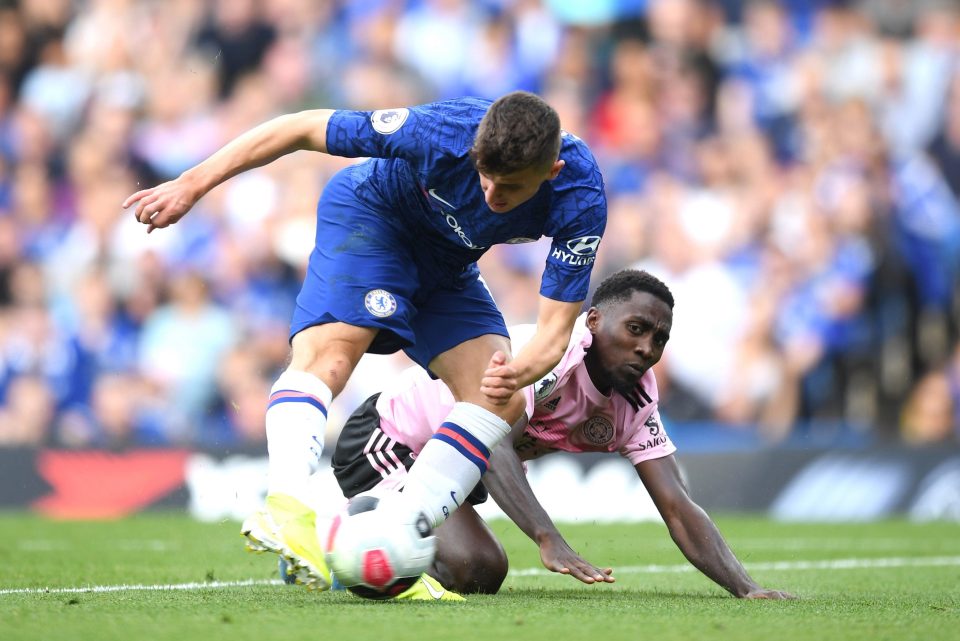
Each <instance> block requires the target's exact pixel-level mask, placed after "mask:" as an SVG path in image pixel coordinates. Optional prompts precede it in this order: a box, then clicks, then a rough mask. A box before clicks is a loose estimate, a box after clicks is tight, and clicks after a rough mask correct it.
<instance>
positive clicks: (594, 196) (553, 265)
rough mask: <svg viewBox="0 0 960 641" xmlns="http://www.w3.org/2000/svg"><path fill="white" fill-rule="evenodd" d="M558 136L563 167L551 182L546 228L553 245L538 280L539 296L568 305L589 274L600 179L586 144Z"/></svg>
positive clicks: (599, 222) (601, 222)
mask: <svg viewBox="0 0 960 641" xmlns="http://www.w3.org/2000/svg"><path fill="white" fill-rule="evenodd" d="M564 138H565V144H564V147H563V152H562V153H561V157H562V158H563V159H564V160H565V161H566V166H564V168H563V169H562V170H561V171H560V175H559V176H558V177H557V179H556V180H555V183H554V184H555V185H556V187H555V189H556V192H557V195H556V199H555V200H554V202H553V206H552V211H551V221H552V224H551V225H550V226H549V228H548V229H547V230H546V232H547V233H546V235H548V236H550V237H551V238H553V243H552V244H551V245H550V252H549V253H548V254H547V262H546V265H545V266H544V270H543V275H542V277H541V279H540V294H541V295H543V296H545V297H546V298H552V299H553V300H558V301H563V302H567V303H572V302H577V301H582V300H585V299H586V297H587V291H588V289H589V287H590V272H591V271H592V270H593V264H594V262H595V261H596V259H597V250H598V249H599V248H600V239H601V238H602V237H603V232H604V229H605V228H606V224H607V198H606V196H605V194H604V186H603V177H602V176H601V175H600V170H599V168H598V167H597V163H596V160H595V159H594V158H593V156H592V155H591V154H590V152H589V150H588V149H587V148H586V145H585V144H584V143H583V142H582V141H581V140H580V139H578V138H576V137H575V136H570V135H569V134H565V135H564Z"/></svg>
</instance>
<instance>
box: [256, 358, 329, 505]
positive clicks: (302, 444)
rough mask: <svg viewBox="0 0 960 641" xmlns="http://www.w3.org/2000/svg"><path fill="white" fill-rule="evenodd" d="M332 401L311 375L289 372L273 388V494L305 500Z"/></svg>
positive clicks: (269, 481)
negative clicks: (308, 481)
mask: <svg viewBox="0 0 960 641" xmlns="http://www.w3.org/2000/svg"><path fill="white" fill-rule="evenodd" d="M332 398H333V394H332V393H331V392H330V388H328V387H327V386H326V384H325V383H324V382H323V381H321V380H320V379H319V378H317V377H316V376H314V375H313V374H310V373H308V372H302V371H297V370H289V369H288V370H287V371H285V372H284V373H283V374H281V375H280V378H278V379H277V382H276V383H274V384H273V388H272V389H271V390H270V401H269V403H268V404H267V452H268V453H269V456H270V460H269V464H268V466H267V491H268V492H269V493H270V494H276V493H280V494H289V495H291V496H295V497H297V498H299V499H300V500H304V497H305V495H306V493H307V480H308V479H309V478H310V475H311V474H313V473H314V472H316V471H317V469H318V468H319V466H320V455H321V454H322V453H323V437H324V432H326V428H327V408H328V407H330V401H331V400H332ZM304 502H306V503H308V504H309V502H308V501H304Z"/></svg>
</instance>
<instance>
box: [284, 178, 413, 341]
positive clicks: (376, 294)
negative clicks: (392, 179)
mask: <svg viewBox="0 0 960 641" xmlns="http://www.w3.org/2000/svg"><path fill="white" fill-rule="evenodd" d="M409 245H410V243H409V239H408V238H406V236H405V232H403V231H402V230H401V229H399V228H397V227H396V226H395V225H394V224H392V223H391V222H390V221H389V215H388V214H382V213H378V212H376V211H374V210H373V209H372V208H371V207H370V206H368V205H367V204H365V203H362V202H360V201H358V200H357V198H356V195H355V191H354V188H353V184H352V180H351V179H350V176H349V174H348V173H345V172H340V173H338V174H336V175H335V176H334V178H332V179H331V180H330V182H329V184H328V185H327V187H326V189H324V192H323V195H322V196H321V198H320V202H319V204H318V205H317V232H316V243H315V246H314V249H313V251H312V252H311V254H310V259H309V262H308V264H307V270H306V274H305V276H304V281H303V285H302V287H301V288H300V293H299V295H298V296H297V301H296V306H295V308H294V313H293V319H292V322H291V326H290V336H291V338H292V337H295V336H296V335H297V334H299V333H301V332H303V331H304V330H306V329H307V328H309V327H315V326H319V325H326V324H329V323H343V324H345V325H350V326H352V327H363V328H368V329H372V330H375V333H376V335H375V337H374V338H373V339H372V341H371V342H370V344H369V349H368V350H367V351H370V352H375V353H391V352H395V351H397V350H398V349H401V348H403V347H406V346H407V345H411V344H413V342H414V340H415V336H414V331H413V328H412V327H411V321H412V319H413V318H414V316H416V309H415V307H414V304H413V302H412V301H413V298H414V296H415V295H416V293H417V292H418V290H419V288H420V282H419V278H418V271H417V268H416V264H415V262H414V260H413V256H412V254H411V252H410V249H409ZM313 342H314V341H309V343H313Z"/></svg>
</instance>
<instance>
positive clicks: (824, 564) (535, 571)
mask: <svg viewBox="0 0 960 641" xmlns="http://www.w3.org/2000/svg"><path fill="white" fill-rule="evenodd" d="M956 565H960V556H934V557H926V558H905V557H895V558H886V559H831V560H826V561H772V562H761V563H745V564H744V566H745V567H746V568H747V569H748V570H751V571H755V572H756V571H769V570H856V569H879V568H903V567H914V568H916V567H942V566H956ZM695 571H696V568H694V567H693V566H692V565H690V564H688V563H680V564H677V565H635V566H627V567H622V568H616V574H617V575H621V574H668V573H679V572H695ZM550 574H554V573H553V572H550V571H549V570H547V569H545V568H525V569H522V570H511V571H510V576H514V577H526V576H547V575H550ZM257 585H283V581H281V580H280V579H245V580H242V581H204V582H193V583H170V584H166V585H143V584H132V585H92V586H88V587H79V588H8V589H0V595H5V594H92V593H102V592H166V591H171V590H210V589H217V588H243V587H252V586H257Z"/></svg>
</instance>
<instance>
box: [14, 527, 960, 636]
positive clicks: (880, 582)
mask: <svg viewBox="0 0 960 641" xmlns="http://www.w3.org/2000/svg"><path fill="white" fill-rule="evenodd" d="M717 522H718V524H719V525H720V528H721V530H722V531H723V532H724V533H725V535H726V537H727V539H728V540H729V542H730V543H731V545H732V547H733V548H734V550H735V551H736V552H737V553H738V555H739V556H740V558H741V559H742V560H743V561H744V562H745V563H746V564H747V567H748V569H750V571H751V573H752V574H753V575H754V576H755V577H756V578H757V579H758V580H759V581H760V582H761V583H763V584H765V585H768V586H771V587H778V588H783V589H787V590H790V591H793V592H794V593H795V594H797V595H798V596H799V597H800V598H799V600H797V601H789V602H762V601H757V602H747V601H741V600H737V599H734V598H732V597H729V596H728V595H727V594H726V593H725V592H724V591H723V590H721V589H720V588H719V587H717V586H716V585H714V584H713V583H712V582H710V581H709V580H708V579H706V578H705V577H704V576H702V575H701V574H699V573H698V572H696V571H692V568H690V567H689V565H688V564H687V563H686V562H685V560H684V559H683V557H682V556H681V555H680V553H679V551H678V550H677V549H676V547H674V545H673V543H672V542H671V541H670V538H669V535H668V534H667V531H666V529H665V528H664V526H663V525H660V524H652V523H645V524H578V525H567V526H563V527H562V528H561V529H562V530H563V531H564V533H565V535H566V536H567V539H568V540H569V541H570V542H571V543H572V544H573V546H574V547H575V548H576V549H577V550H579V551H580V553H581V554H583V555H584V556H585V557H586V558H587V559H589V560H591V561H593V562H594V563H596V564H598V565H607V564H609V565H612V566H613V567H614V568H616V570H615V576H616V577H617V582H616V583H615V584H613V585H597V586H588V585H583V584H581V583H579V582H577V581H574V580H573V579H570V578H569V577H565V576H560V575H556V574H550V573H547V572H545V571H543V568H542V566H541V564H540V561H539V555H538V553H537V550H536V549H535V548H534V546H533V545H532V544H531V543H530V542H529V541H528V540H526V539H525V537H524V536H523V535H522V534H521V533H520V532H519V531H518V530H517V529H516V528H515V527H514V526H513V525H512V524H510V523H509V522H507V521H496V522H494V523H493V524H492V527H493V529H494V531H495V532H496V533H497V535H498V536H500V537H501V539H502V540H503V541H504V544H505V546H506V548H507V551H508V554H509V556H510V561H511V575H510V576H509V577H508V579H507V581H506V583H505V585H504V587H503V589H502V590H501V593H500V594H498V595H496V596H471V597H470V598H469V599H468V600H467V602H466V603H390V602H386V603H383V602H379V603H375V602H368V601H363V600H361V599H358V598H356V597H353V596H351V595H349V594H346V593H343V592H337V593H329V592H328V593H324V594H316V593H308V592H307V591H306V590H304V589H303V588H301V587H299V586H296V587H293V586H285V585H276V584H274V583H273V582H271V580H272V579H275V578H276V565H275V558H274V557H272V556H270V555H264V556H258V555H254V554H249V553H246V552H245V551H244V550H243V545H242V539H241V537H240V535H239V527H238V524H237V523H233V522H227V523H215V524H206V523H199V522H196V521H193V520H191V519H189V518H188V517H186V516H183V515H180V514H173V513H170V514H166V513H151V514H146V515H141V516H137V517H136V518H131V519H127V520H121V521H112V522H54V521H48V520H44V519H40V518H37V517H34V516H27V515H23V514H0V639H2V640H3V641H16V640H20V639H44V640H46V639H66V640H71V641H72V640H74V639H91V640H93V639H97V640H100V639H104V640H105V639H124V640H127V639H157V640H162V639H171V640H176V641H189V640H192V639H203V640H204V641H212V640H216V639H230V640H231V641H233V640H236V641H240V640H244V639H250V640H251V641H267V640H272V639H278V640H283V641H292V640H295V639H309V640H311V641H317V640H327V639H336V640H341V641H352V640H354V639H383V640H384V641H401V640H404V639H417V640H420V641H423V640H429V639H454V640H466V641H470V640H474V639H497V640H501V641H507V640H512V639H524V640H528V639H530V640H540V639H543V640H549V641H561V640H565V639H587V638H590V639H602V640H604V641H607V640H610V639H632V640H636V639H650V640H656V641H669V640H673V639H683V640H691V641H705V640H712V639H718V640H719V639H724V640H730V639H734V640H739V639H758V640H763V641H770V640H774V641H791V640H793V639H816V640H817V641H824V640H828V639H870V640H874V639H876V640H889V641H902V640H904V639H923V640H925V641H936V640H939V639H943V640H951V641H955V640H957V639H960V525H958V524H950V523H930V524H922V525H921V524H911V523H906V522H901V521H886V522H881V523H869V524H784V523H771V522H769V521H766V520H762V519H757V518H744V517H734V516H730V517H725V518H719V519H718V520H717ZM243 582H245V583H243ZM72 588H96V590H97V591H94V590H92V589H85V590H76V589H72Z"/></svg>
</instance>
